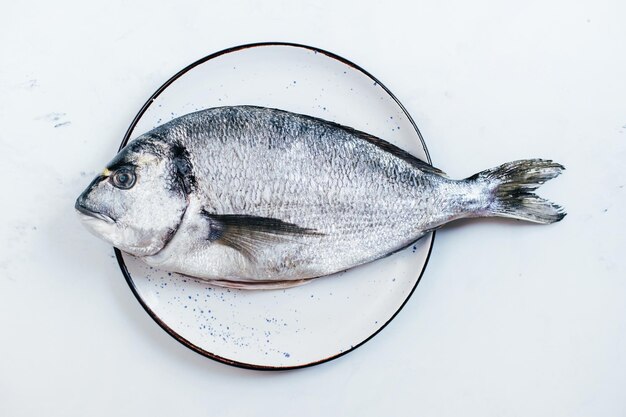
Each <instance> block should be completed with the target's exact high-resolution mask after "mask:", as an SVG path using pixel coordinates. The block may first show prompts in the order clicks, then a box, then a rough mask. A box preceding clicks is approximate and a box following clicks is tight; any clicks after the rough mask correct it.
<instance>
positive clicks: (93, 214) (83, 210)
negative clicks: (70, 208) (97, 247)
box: [74, 198, 115, 223]
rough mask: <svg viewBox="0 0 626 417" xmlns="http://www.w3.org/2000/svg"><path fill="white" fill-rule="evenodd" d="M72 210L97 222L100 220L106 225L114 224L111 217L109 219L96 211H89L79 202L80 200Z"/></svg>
mask: <svg viewBox="0 0 626 417" xmlns="http://www.w3.org/2000/svg"><path fill="white" fill-rule="evenodd" d="M74 208H75V209H76V211H78V212H79V213H81V214H84V215H86V216H88V217H91V218H94V219H98V220H102V221H105V222H107V223H115V219H113V218H112V217H109V216H107V215H106V214H104V213H100V212H98V211H95V210H91V209H89V208H87V207H86V206H85V205H84V204H83V203H82V202H81V199H80V198H79V199H78V200H76V203H75V204H74Z"/></svg>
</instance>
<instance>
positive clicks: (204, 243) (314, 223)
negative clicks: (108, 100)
mask: <svg viewBox="0 0 626 417" xmlns="http://www.w3.org/2000/svg"><path fill="white" fill-rule="evenodd" d="M563 169H564V168H563V167H562V166H561V165H559V164H557V163H554V162H552V161H549V160H541V159H530V160H521V161H515V162H509V163H506V164H503V165H501V166H499V167H497V168H492V169H488V170H486V171H482V172H480V173H478V174H476V175H473V176H471V177H469V178H466V179H462V180H454V179H450V178H448V177H447V176H446V175H445V174H444V172H442V171H441V170H439V169H437V168H434V167H433V166H431V165H429V164H428V163H426V162H424V161H422V160H420V159H418V158H416V157H414V156H413V155H411V154H409V153H407V152H405V151H403V150H402V149H400V148H398V147H396V146H394V145H392V144H391V143H389V142H386V141H384V140H382V139H380V138H377V137H374V136H372V135H369V134H367V133H364V132H360V131H358V130H355V129H352V128H350V127H346V126H342V125H339V124H337V123H333V122H329V121H325V120H321V119H318V118H314V117H310V116H305V115H301V114H294V113H291V112H287V111H283V110H278V109H270V108H262V107H253V106H234V107H219V108H211V109H207V110H203V111H199V112H196V113H191V114H188V115H185V116H182V117H179V118H177V119H174V120H172V121H170V122H168V123H166V124H164V125H161V126H159V127H157V128H155V129H153V130H151V131H150V132H148V133H145V134H143V135H141V136H139V137H138V138H136V139H134V140H133V141H131V142H130V143H128V145H127V146H126V147H125V148H124V149H122V150H121V151H120V152H119V153H118V154H117V156H115V158H113V160H112V161H111V162H110V163H109V164H108V165H107V167H106V169H105V170H104V172H103V173H102V174H101V175H98V176H97V177H96V178H95V179H94V180H93V182H92V183H91V184H90V185H89V186H88V187H87V189H86V190H85V191H84V192H83V193H82V194H81V195H80V197H78V199H77V200H76V205H75V207H76V209H77V210H78V212H79V213H80V215H81V219H82V221H83V222H84V224H85V225H86V226H87V228H88V229H89V230H91V231H92V232H93V233H95V234H96V235H97V236H99V237H101V238H103V239H104V240H106V241H108V242H110V243H111V244H113V245H114V246H115V247H117V248H119V249H121V250H122V251H125V252H127V253H130V254H132V255H135V256H137V257H139V258H141V259H143V260H144V261H145V262H146V263H147V264H149V265H151V266H155V267H158V268H161V269H164V270H167V271H173V272H179V273H182V274H186V275H190V276H193V277H198V278H202V279H205V280H208V281H210V282H211V283H213V284H215V285H221V286H227V287H234V288H250V289H253V288H256V289H262V288H286V287H290V286H294V285H300V284H303V283H305V282H307V281H309V280H310V279H313V278H316V277H321V276H325V275H329V274H332V273H335V272H338V271H343V270H346V269H348V268H351V267H354V266H357V265H361V264H364V263H366V262H371V261H374V260H376V259H379V258H382V257H384V256H386V255H389V254H391V253H393V252H396V251H398V250H400V249H402V248H404V247H406V246H408V245H410V244H412V243H413V242H415V241H416V240H418V239H419V238H421V237H422V236H424V235H425V234H426V233H428V232H430V231H432V230H435V229H437V228H438V227H440V226H442V225H444V224H445V223H448V222H450V221H452V220H455V219H460V218H467V217H491V216H499V217H510V218H515V219H522V220H528V221H531V222H536V223H553V222H556V221H559V220H561V219H562V218H563V217H564V216H565V213H564V212H563V210H562V209H561V207H559V206H557V205H555V204H552V203H550V202H548V201H546V200H543V199H541V198H539V197H537V196H536V195H535V194H533V190H535V189H536V188H537V187H538V186H539V185H541V184H543V183H544V182H545V181H547V180H549V179H551V178H554V177H556V176H557V175H559V173H561V171H562V170H563Z"/></svg>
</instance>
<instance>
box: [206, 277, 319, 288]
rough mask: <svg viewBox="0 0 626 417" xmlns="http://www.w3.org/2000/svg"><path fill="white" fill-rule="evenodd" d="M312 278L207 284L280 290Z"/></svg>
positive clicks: (223, 281) (224, 280)
mask: <svg viewBox="0 0 626 417" xmlns="http://www.w3.org/2000/svg"><path fill="white" fill-rule="evenodd" d="M312 279H314V278H308V279H297V280H286V281H231V280H227V279H212V280H209V281H208V283H209V284H211V285H215V286H216V287H223V288H233V289H238V290H282V289H285V288H292V287H299V286H300V285H304V284H308V283H309V282H310V281H311V280H312Z"/></svg>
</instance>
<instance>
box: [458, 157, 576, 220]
mask: <svg viewBox="0 0 626 417" xmlns="http://www.w3.org/2000/svg"><path fill="white" fill-rule="evenodd" d="M564 169H565V168H564V167H563V166H562V165H561V164H557V163H556V162H552V161H550V160H544V159H525V160H521V161H513V162H508V163H506V164H502V165H500V166H499V167H496V168H491V169H487V170H485V171H482V172H479V173H478V174H476V175H474V176H472V177H470V178H468V180H475V181H477V182H485V185H486V187H488V189H489V190H490V197H491V198H490V199H489V203H488V205H487V207H485V208H484V210H485V214H486V215H492V216H500V217H511V218H514V219H521V220H527V221H531V222H535V223H542V224H548V223H554V222H558V221H559V220H561V219H562V218H563V217H565V214H566V213H565V211H564V210H563V208H562V207H561V206H558V205H556V204H554V203H552V202H550V201H548V200H545V199H543V198H541V197H538V196H537V195H535V194H534V193H533V191H534V190H536V189H537V188H538V187H539V186H540V185H541V184H543V183H544V182H546V181H548V180H550V179H552V178H554V177H556V176H558V175H559V174H560V173H561V172H562V171H563V170H564Z"/></svg>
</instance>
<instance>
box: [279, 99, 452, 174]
mask: <svg viewBox="0 0 626 417" xmlns="http://www.w3.org/2000/svg"><path fill="white" fill-rule="evenodd" d="M276 110H278V109H276ZM281 111H283V112H284V110H281ZM286 113H289V112H286ZM299 116H301V117H304V118H306V119H309V120H312V121H314V122H316V123H322V124H326V125H327V126H331V127H334V128H339V129H342V130H345V131H348V132H350V133H351V134H353V135H355V136H357V137H358V138H359V139H363V140H365V141H367V142H369V143H371V144H373V145H376V146H378V147H379V148H380V149H382V150H384V151H385V152H389V153H390V154H392V155H393V156H396V157H398V158H400V159H402V160H403V161H406V162H408V163H410V164H411V165H413V166H415V167H416V168H418V169H420V170H422V171H424V172H430V173H432V174H437V175H442V176H447V175H446V173H445V172H443V171H442V170H440V169H439V168H435V167H434V166H432V165H431V164H429V163H428V162H426V161H422V160H421V159H419V158H418V157H416V156H414V155H411V154H410V153H408V152H407V151H405V150H404V149H402V148H399V147H397V146H396V145H394V144H392V143H389V142H387V141H386V140H384V139H380V138H378V137H376V136H373V135H370V134H369V133H365V132H362V131H360V130H357V129H354V128H352V127H350V126H344V125H342V124H339V123H336V122H331V121H328V120H324V119H320V118H317V117H313V116H308V115H304V114H303V115H299Z"/></svg>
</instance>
